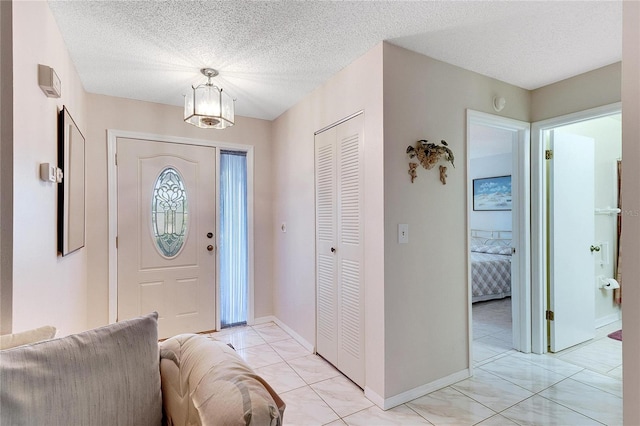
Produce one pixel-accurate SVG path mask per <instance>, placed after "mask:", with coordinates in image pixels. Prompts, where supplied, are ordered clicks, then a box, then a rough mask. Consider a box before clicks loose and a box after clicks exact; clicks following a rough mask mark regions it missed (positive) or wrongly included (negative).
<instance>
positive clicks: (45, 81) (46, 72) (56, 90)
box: [38, 64, 62, 98]
mask: <svg viewBox="0 0 640 426" xmlns="http://www.w3.org/2000/svg"><path fill="white" fill-rule="evenodd" d="M38 84H39V85H40V88H41V89H42V91H43V92H44V94H45V95H47V97H49V98H59V97H60V95H61V94H62V84H61V83H60V79H59V78H58V74H56V72H55V70H54V69H53V68H51V67H48V66H46V65H42V64H38Z"/></svg>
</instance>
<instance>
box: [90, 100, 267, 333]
mask: <svg viewBox="0 0 640 426" xmlns="http://www.w3.org/2000/svg"><path fill="white" fill-rule="evenodd" d="M182 115H183V111H182V108H179V107H175V106H169V105H162V104H155V103H151V102H142V101H134V100H130V99H123V98H115V97H111V96H103V95H94V94H89V95H88V96H87V118H88V120H87V122H88V127H89V129H88V133H87V134H86V137H87V147H86V155H87V162H88V164H91V167H89V168H88V169H87V218H88V221H87V255H88V277H89V282H90V283H91V286H90V288H89V290H88V295H87V296H88V297H87V304H88V306H91V309H90V311H89V312H88V315H89V318H88V321H89V326H90V327H96V326H100V325H104V324H107V323H108V321H109V313H108V300H109V299H108V295H109V293H108V292H109V283H108V281H107V273H108V239H107V237H108V234H107V232H108V216H107V214H108V205H107V192H106V190H105V189H106V188H107V129H114V130H127V131H135V132H143V133H150V134H155V135H163V136H178V137H186V138H194V139H205V140H210V141H219V142H229V143H238V144H243V145H253V146H254V241H255V279H254V289H255V312H254V314H255V317H256V318H260V317H264V316H269V315H272V314H273V304H272V301H273V288H272V277H273V252H272V247H273V242H272V239H273V233H272V224H273V216H272V212H273V199H272V193H273V185H272V161H273V156H272V143H271V122H269V121H265V120H258V119H254V118H246V117H236V124H235V125H234V126H233V127H229V128H227V129H225V130H211V129H200V128H197V127H194V126H192V125H190V124H187V123H185V122H184V121H183V120H182Z"/></svg>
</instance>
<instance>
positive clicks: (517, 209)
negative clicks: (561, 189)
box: [465, 109, 531, 371]
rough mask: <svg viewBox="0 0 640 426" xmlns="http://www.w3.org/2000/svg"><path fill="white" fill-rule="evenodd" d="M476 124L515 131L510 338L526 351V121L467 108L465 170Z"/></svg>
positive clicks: (470, 199) (469, 189) (528, 284)
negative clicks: (512, 332) (515, 258)
mask: <svg viewBox="0 0 640 426" xmlns="http://www.w3.org/2000/svg"><path fill="white" fill-rule="evenodd" d="M472 123H473V124H480V125H484V126H489V127H496V128H501V129H505V130H509V131H512V132H515V133H516V135H515V138H516V139H515V140H516V143H515V144H514V150H513V152H512V156H513V158H514V159H513V161H514V165H513V171H512V174H514V173H517V179H516V184H517V186H518V187H517V188H516V191H514V192H515V194H517V197H514V200H515V205H514V207H513V209H514V211H513V214H514V216H516V218H515V220H517V223H518V229H517V230H516V232H515V233H514V237H515V238H516V241H517V242H518V247H516V249H517V250H516V254H515V256H518V267H519V268H518V271H517V272H518V277H517V282H518V283H519V285H518V286H516V287H515V288H512V290H511V292H512V298H513V302H512V303H515V309H514V311H513V329H514V330H517V336H518V337H519V338H518V339H516V338H515V336H514V339H513V347H514V349H516V350H518V351H520V352H525V353H528V352H530V351H531V308H530V306H531V305H530V298H529V295H530V288H531V273H530V272H531V263H530V259H531V257H530V250H531V240H530V229H531V217H530V208H529V207H530V204H529V200H530V193H529V165H530V158H529V152H530V149H529V148H530V146H529V144H530V124H529V123H527V122H525V121H520V120H514V119H511V118H507V117H502V116H498V115H494V114H487V113H484V112H480V111H474V110H471V109H467V164H466V169H465V170H466V171H467V173H468V171H469V168H470V159H469V149H470V140H471V124H472ZM472 185H473V184H472V182H471V180H470V179H469V177H468V174H467V197H466V199H467V209H466V221H467V223H466V227H467V251H466V252H467V281H468V298H469V303H468V309H469V314H468V318H469V365H470V369H471V371H473V352H472V351H473V332H472V330H473V323H472V303H471V297H472V288H471V259H470V256H469V253H470V250H471V247H470V245H471V241H470V239H469V236H470V235H471V223H470V213H469V209H470V206H472V205H473V204H472V203H473V186H472Z"/></svg>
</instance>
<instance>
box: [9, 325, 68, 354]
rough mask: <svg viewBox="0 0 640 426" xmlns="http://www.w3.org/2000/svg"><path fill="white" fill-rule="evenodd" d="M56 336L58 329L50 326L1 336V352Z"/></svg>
mask: <svg viewBox="0 0 640 426" xmlns="http://www.w3.org/2000/svg"><path fill="white" fill-rule="evenodd" d="M55 336H56V328H55V327H52V326H50V325H45V326H44V327H38V328H34V329H33V330H27V331H22V332H20V333H13V334H5V335H3V336H0V350H2V349H10V348H15V347H16V346H22V345H28V344H29V343H36V342H40V341H42V340H49V339H53V338H54V337H55Z"/></svg>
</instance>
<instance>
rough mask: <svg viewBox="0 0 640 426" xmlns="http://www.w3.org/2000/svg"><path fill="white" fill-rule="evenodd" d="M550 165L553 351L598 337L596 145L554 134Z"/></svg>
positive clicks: (550, 293)
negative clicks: (595, 256)
mask: <svg viewBox="0 0 640 426" xmlns="http://www.w3.org/2000/svg"><path fill="white" fill-rule="evenodd" d="M550 142H551V149H552V151H553V158H552V159H551V160H549V163H548V164H549V272H550V274H549V275H550V280H549V310H550V311H551V312H552V313H553V320H550V321H549V324H550V335H549V337H550V341H549V344H550V350H551V351H552V352H558V351H561V350H563V349H566V348H568V347H570V346H573V345H577V344H578V343H582V342H584V341H586V340H589V339H592V338H593V337H594V336H595V319H594V316H595V281H594V277H593V262H594V259H593V254H592V252H591V250H590V247H591V245H592V244H594V234H595V219H594V208H595V206H594V140H593V139H591V138H587V137H584V136H577V135H571V134H563V133H559V132H551V139H550Z"/></svg>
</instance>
